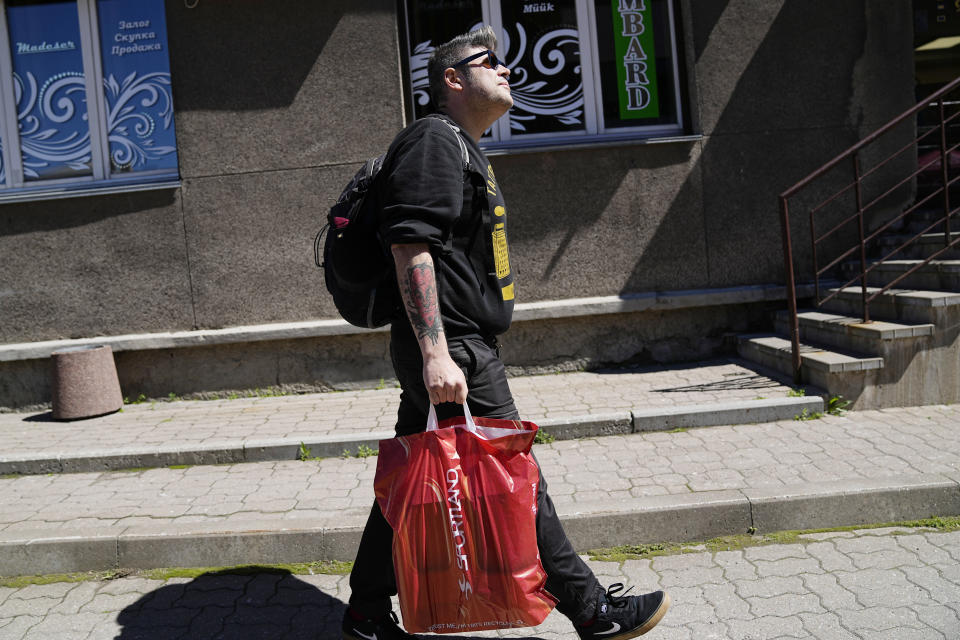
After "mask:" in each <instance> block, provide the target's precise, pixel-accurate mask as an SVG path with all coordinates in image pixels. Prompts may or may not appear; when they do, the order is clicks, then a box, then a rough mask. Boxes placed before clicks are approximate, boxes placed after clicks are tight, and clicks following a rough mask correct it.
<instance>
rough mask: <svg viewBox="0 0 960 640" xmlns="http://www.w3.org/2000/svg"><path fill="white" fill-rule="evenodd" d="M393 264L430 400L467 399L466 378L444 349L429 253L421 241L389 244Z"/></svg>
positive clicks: (445, 344) (445, 339) (445, 341)
mask: <svg viewBox="0 0 960 640" xmlns="http://www.w3.org/2000/svg"><path fill="white" fill-rule="evenodd" d="M391 250H392V252H393V259H394V262H395V263H396V265H397V284H399V285H400V295H401V296H402V298H403V303H404V306H405V307H406V309H407V316H408V317H409V318H410V325H411V326H412V327H413V331H414V333H415V334H416V336H417V340H418V341H419V342H420V353H421V354H422V355H423V384H424V386H425V387H426V389H427V394H428V395H429V396H430V402H432V403H433V404H440V403H441V402H457V403H459V404H463V403H464V402H466V401H467V379H466V377H465V376H464V375H463V371H462V370H461V369H460V367H459V366H457V363H456V362H454V361H453V358H451V357H450V352H449V351H448V350H447V338H446V335H445V334H444V331H443V322H442V321H441V319H440V301H439V300H438V299H437V279H436V275H435V271H434V264H433V257H432V256H431V255H430V251H429V248H428V247H427V245H425V244H399V245H398V244H395V245H393V246H392V247H391Z"/></svg>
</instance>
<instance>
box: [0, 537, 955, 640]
mask: <svg viewBox="0 0 960 640" xmlns="http://www.w3.org/2000/svg"><path fill="white" fill-rule="evenodd" d="M803 538H804V540H803V542H802V543H798V544H783V545H771V546H761V547H752V548H747V549H743V550H738V551H723V552H715V553H711V552H707V551H694V552H691V553H684V554H679V555H672V556H663V557H658V558H653V559H644V560H628V561H625V562H623V563H612V562H592V561H591V562H590V563H589V564H590V565H591V567H592V568H593V570H594V571H595V572H596V573H597V575H598V576H599V577H600V579H601V581H602V582H603V583H605V584H609V583H613V582H623V583H626V584H630V585H634V588H635V589H636V590H637V591H649V590H653V589H656V588H662V589H666V590H668V591H669V592H670V594H671V597H672V598H673V602H674V604H673V607H672V609H671V610H670V612H669V613H668V614H667V616H666V617H665V618H664V620H663V622H662V623H661V624H660V625H659V626H658V627H657V628H656V629H655V630H654V631H652V632H651V633H650V634H649V635H646V636H644V637H645V638H650V639H651V640H771V639H773V638H796V639H798V640H953V639H955V638H957V637H960V532H952V533H940V532H935V531H929V530H899V529H876V530H864V531H857V532H838V533H826V534H813V535H806V536H803ZM348 598H349V585H348V580H347V576H337V575H296V576H295V575H289V574H283V573H271V572H266V571H264V572H261V573H257V574H254V575H247V576H239V575H203V576H201V577H198V578H195V579H186V578H177V579H169V580H165V581H164V580H148V579H145V578H141V577H127V578H120V579H116V580H112V581H107V582H83V583H55V584H48V585H34V586H28V587H23V588H19V589H12V588H0V639H2V640H45V639H56V640H106V639H108V638H110V639H113V638H117V639H119V640H130V639H133V638H137V639H147V638H149V639H150V640H166V639H174V638H221V639H224V640H229V639H236V640H249V639H256V638H271V639H277V640H288V639H289V640H293V639H321V640H333V639H339V637H340V635H339V624H340V619H341V616H342V615H343V608H344V606H345V605H344V603H345V602H346V601H347V599H348ZM394 608H395V609H396V610H398V611H399V608H398V607H397V606H396V604H395V607H394ZM442 637H447V638H455V639H459V640H467V639H469V638H477V639H479V638H526V639H533V638H540V639H542V640H574V639H575V638H576V634H575V633H574V632H573V631H572V628H571V627H570V625H569V623H568V622H567V620H566V619H565V618H564V617H563V616H561V615H560V614H557V613H553V614H551V615H550V616H549V617H548V618H547V620H546V621H545V622H544V624H542V625H540V626H539V627H535V628H528V629H515V630H510V631H500V632H483V633H476V634H469V635H466V634H459V635H458V634H455V635H448V636H442Z"/></svg>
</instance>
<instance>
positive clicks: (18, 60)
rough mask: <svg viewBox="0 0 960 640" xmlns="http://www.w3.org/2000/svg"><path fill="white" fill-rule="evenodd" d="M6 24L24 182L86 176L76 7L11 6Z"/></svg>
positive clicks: (87, 139)
mask: <svg viewBox="0 0 960 640" xmlns="http://www.w3.org/2000/svg"><path fill="white" fill-rule="evenodd" d="M7 25H8V31H9V34H10V44H11V49H12V51H11V57H12V62H13V80H14V98H15V103H16V106H17V118H18V122H19V132H20V151H21V153H22V156H23V174H24V179H25V180H26V181H36V180H49V179H58V178H72V177H78V176H89V175H91V173H92V169H91V161H90V154H91V145H90V125H89V117H88V112H87V100H86V87H85V79H84V72H83V55H82V52H81V48H80V26H79V18H78V14H77V3H76V2H43V3H37V4H27V3H19V2H17V3H14V2H10V3H8V6H7Z"/></svg>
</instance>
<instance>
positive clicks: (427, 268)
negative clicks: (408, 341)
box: [403, 263, 443, 344]
mask: <svg viewBox="0 0 960 640" xmlns="http://www.w3.org/2000/svg"><path fill="white" fill-rule="evenodd" d="M406 276H407V277H406V283H405V284H404V291H403V294H404V295H403V298H404V302H405V303H406V306H407V312H408V315H409V316H410V323H411V324H412V325H413V330H414V332H416V334H417V338H418V339H423V338H425V337H428V338H430V341H431V342H432V343H433V344H437V341H438V340H439V339H440V334H441V333H442V332H443V322H442V321H441V319H440V304H439V302H438V300H437V278H436V274H435V273H434V269H433V265H432V264H430V263H420V264H415V265H413V266H411V267H409V268H408V269H407V274H406Z"/></svg>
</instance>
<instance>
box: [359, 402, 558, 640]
mask: <svg viewBox="0 0 960 640" xmlns="http://www.w3.org/2000/svg"><path fill="white" fill-rule="evenodd" d="M464 409H465V411H466V416H464V417H459V418H452V419H450V420H445V421H444V422H443V423H441V424H440V425H437V418H436V413H435V412H434V409H433V407H431V408H430V419H429V420H428V423H427V431H425V432H424V433H418V434H415V435H412V436H402V437H398V438H391V439H389V440H381V441H380V455H379V457H378V459H377V474H376V477H375V479H374V490H375V492H376V495H377V502H378V503H379V504H380V508H381V510H382V511H383V514H384V516H385V517H386V519H387V522H389V523H390V526H391V527H393V566H394V572H395V573H396V577H397V590H398V592H399V595H400V610H401V613H402V614H403V626H404V627H405V628H406V629H407V631H410V632H413V633H416V632H424V631H427V632H433V633H454V632H464V631H482V630H486V629H504V628H510V627H526V626H534V625H537V624H540V623H541V622H543V620H544V618H546V617H547V614H549V613H550V611H551V610H552V609H553V607H554V606H555V605H556V600H555V599H554V598H553V596H551V595H550V594H549V593H547V591H546V590H545V589H544V583H545V582H546V573H545V572H544V570H543V567H542V565H541V564H540V554H539V551H538V549H537V526H536V515H537V488H538V486H539V480H540V476H539V473H538V471H537V464H536V462H535V461H534V459H533V456H532V455H530V445H531V444H533V438H534V436H535V435H536V432H537V425H535V424H533V423H531V422H521V421H513V420H495V419H492V418H475V419H474V418H471V417H470V412H469V410H467V409H466V405H464Z"/></svg>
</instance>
